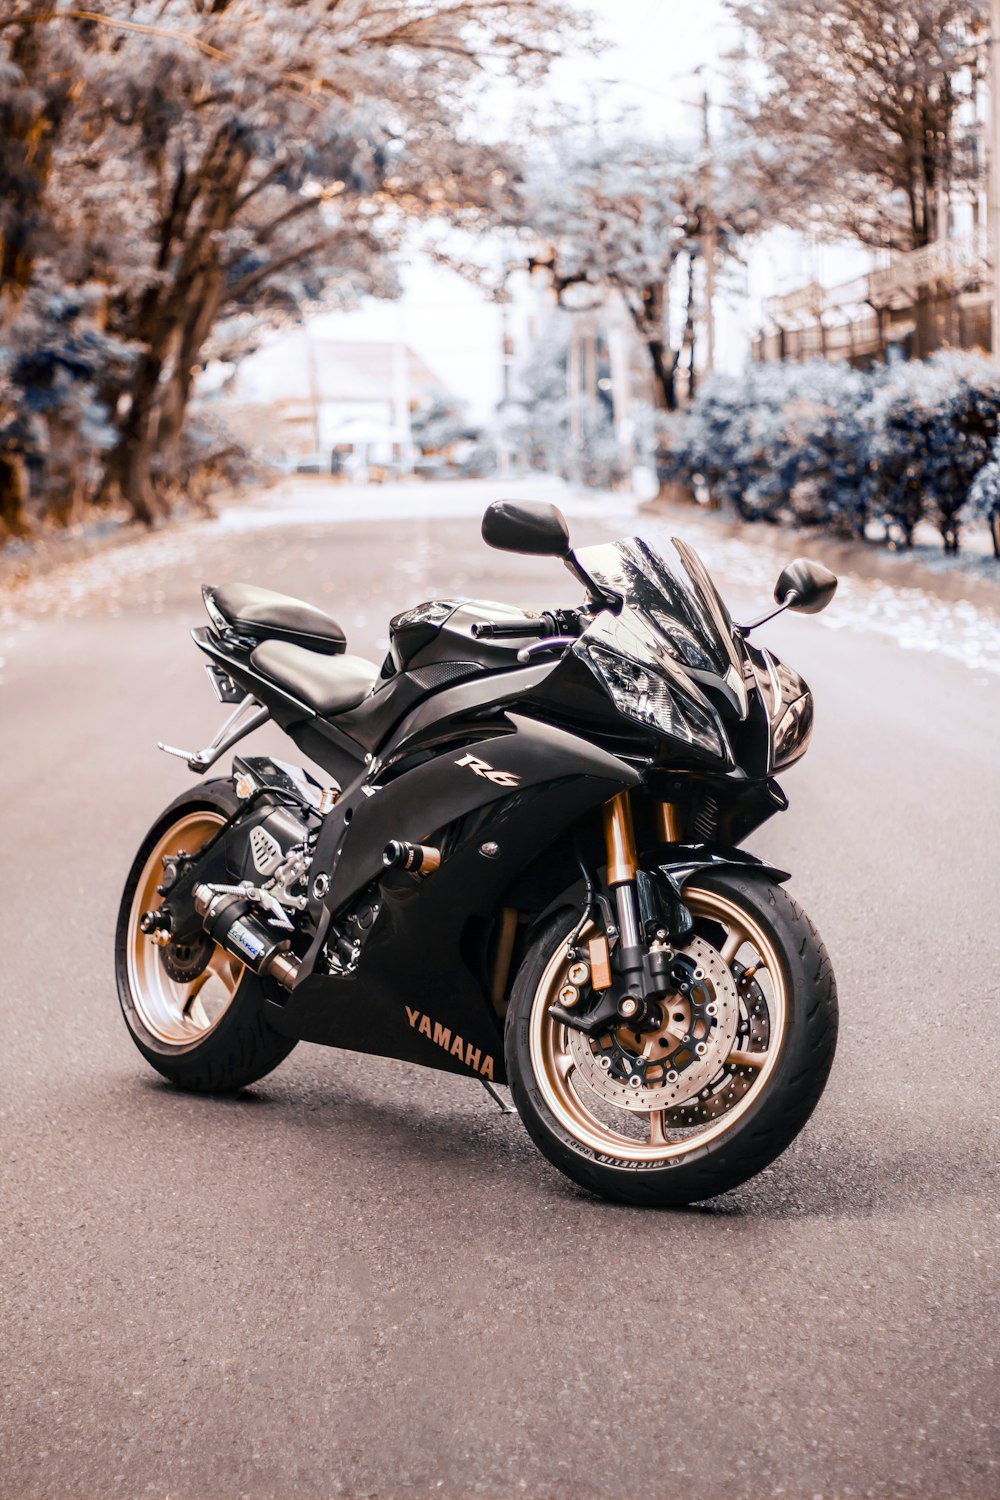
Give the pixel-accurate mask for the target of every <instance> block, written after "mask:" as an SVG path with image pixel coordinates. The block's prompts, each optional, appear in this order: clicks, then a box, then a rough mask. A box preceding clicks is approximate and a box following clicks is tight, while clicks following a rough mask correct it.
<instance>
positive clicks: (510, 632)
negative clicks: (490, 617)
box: [472, 609, 580, 641]
mask: <svg viewBox="0 0 1000 1500" xmlns="http://www.w3.org/2000/svg"><path fill="white" fill-rule="evenodd" d="M472 634H473V636H474V637H475V639H476V640H477V641H482V640H492V641H498V640H523V639H524V637H525V636H526V635H552V636H555V635H572V636H573V637H574V638H575V637H576V636H578V635H579V634H580V614H579V611H578V610H575V609H556V610H551V611H548V610H546V612H545V614H543V615H541V616H530V615H529V616H526V617H525V619H523V620H512V621H510V623H506V622H505V623H503V624H496V625H494V624H491V623H490V622H489V621H485V622H484V623H482V624H476V625H473V627H472Z"/></svg>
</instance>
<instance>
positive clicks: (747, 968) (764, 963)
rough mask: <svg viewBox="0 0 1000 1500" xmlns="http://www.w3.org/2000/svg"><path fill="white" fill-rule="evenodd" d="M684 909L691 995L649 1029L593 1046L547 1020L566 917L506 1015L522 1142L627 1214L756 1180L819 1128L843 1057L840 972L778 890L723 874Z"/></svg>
mask: <svg viewBox="0 0 1000 1500" xmlns="http://www.w3.org/2000/svg"><path fill="white" fill-rule="evenodd" d="M684 895H685V901H686V902H687V903H688V906H689V909H690V911H691V913H692V915H693V917H694V919H695V927H694V933H693V935H692V938H691V940H690V942H689V943H688V944H687V945H686V946H685V948H683V949H681V950H680V953H681V954H682V955H683V957H684V958H685V959H686V960H687V961H688V962H689V965H690V970H691V972H692V973H693V974H694V975H695V976H696V983H695V988H694V993H693V995H692V996H690V997H688V998H685V996H684V995H682V994H680V993H678V994H676V995H674V996H672V997H671V996H668V997H665V999H664V1000H663V1001H662V1002H661V1003H660V1004H659V1005H658V1007H657V1009H656V1011H655V1012H654V1024H653V1025H652V1026H647V1027H646V1028H645V1029H644V1030H638V1031H633V1030H631V1029H630V1027H629V1024H628V1023H627V1022H625V1021H621V1022H617V1023H616V1024H615V1025H614V1027H612V1028H609V1030H608V1031H607V1032H606V1033H605V1034H604V1035H601V1036H588V1035H587V1034H585V1033H583V1032H581V1031H579V1030H577V1029H575V1028H571V1027H568V1026H566V1025H565V1024H563V1023H561V1022H560V1021H559V1020H557V1019H556V1018H555V1017H554V1016H552V1015H551V1014H550V1010H551V1007H552V1005H553V1003H554V1002H555V1001H556V998H557V995H558V992H559V990H560V989H561V988H562V986H563V985H565V984H566V982H567V975H568V968H569V959H568V957H567V953H566V939H567V937H568V935H569V933H570V931H571V930H572V928H573V927H574V926H575V922H571V921H570V920H569V919H568V918H567V917H565V916H562V917H560V918H557V919H554V920H553V922H552V923H551V924H549V926H548V927H547V928H546V929H545V930H544V931H543V932H542V933H541V934H540V936H539V937H538V938H537V939H536V941H535V942H534V944H533V945H532V947H531V948H530V950H529V952H528V954H527V956H526V958H525V961H524V963H523V964H522V966H521V969H520V971H519V973H518V976H517V979H516V981H515V984H514V989H513V994H512V997H511V1004H510V1008H509V1011H508V1014H507V1023H506V1056H507V1073H508V1077H509V1079H510V1083H511V1091H512V1093H513V1096H514V1101H515V1103H516V1105H517V1108H518V1112H519V1114H520V1116H521V1118H522V1120H523V1121H524V1124H525V1127H526V1129H527V1130H528V1133H529V1134H530V1135H531V1137H532V1139H533V1140H534V1142H535V1144H536V1145H537V1146H538V1147H539V1149H540V1150H541V1151H542V1152H543V1153H544V1154H545V1156H547V1157H548V1159H549V1161H550V1162H552V1164H553V1165H554V1166H556V1167H558V1168H559V1170H560V1171H561V1172H563V1173H565V1175H566V1176H567V1177H570V1178H572V1180H573V1181H574V1182H576V1183H578V1184H579V1185H580V1186H581V1187H584V1188H587V1189H589V1190H590V1191H591V1192H593V1193H597V1194H599V1195H600V1196H601V1197H603V1198H608V1199H611V1200H613V1201H615V1202H619V1203H631V1204H637V1205H646V1206H650V1207H668V1206H678V1205H682V1204H686V1203H694V1202H698V1201H700V1200H702V1199H705V1198H713V1197H715V1196H716V1195H718V1194H719V1193H724V1192H726V1191H728V1190H729V1189H730V1188H734V1187H737V1186H738V1185H739V1184H740V1183H742V1182H746V1181H747V1179H748V1178H750V1177H753V1176H755V1175H756V1174H757V1173H758V1172H760V1171H762V1170H763V1168H764V1167H766V1166H768V1165H769V1163H771V1162H772V1161H774V1159H775V1158H776V1157H777V1156H779V1155H780V1154H781V1152H782V1151H784V1150H785V1148H786V1147H787V1146H788V1145H789V1144H790V1142H791V1141H792V1140H793V1139H794V1138H795V1136H796V1135H797V1134H798V1132H799V1131H800V1130H801V1129H802V1127H803V1125H804V1124H805V1123H806V1121H807V1120H808V1118H809V1116H810V1115H811V1114H812V1111H813V1109H814V1108H815V1106H816V1104H817V1102H818V1100H819V1098H820V1095H821V1094H822V1092H823V1087H824V1085H825V1083H826V1080H827V1077H828V1075H829V1072H830V1067H831V1065H832V1062H833V1055H834V1050H835V1048H836V1041H837V991H836V984H835V981H834V977H833V969H832V967H831V964H830V960H829V957H828V956H827V953H826V949H825V948H824V946H823V943H822V941H821V939H820V937H819V934H818V933H817V932H816V929H815V928H814V927H813V925H812V923H811V922H810V920H809V918H808V917H807V916H806V914H805V912H804V911H803V910H802V908H801V907H800V906H799V905H798V903H797V902H796V901H795V900H794V899H793V898H792V897H791V896H789V895H788V893H787V892H786V891H785V890H784V889H783V888H782V886H780V885H778V884H777V883H776V882H775V881H774V880H773V879H771V878H770V877H768V876H766V875H765V874H763V873H758V872H744V871H743V870H738V871H737V870H731V869H727V870H725V871H721V872H720V871H712V872H711V873H707V872H706V873H705V874H704V875H701V876H699V877H697V883H696V884H690V885H688V886H686V887H685V893H684Z"/></svg>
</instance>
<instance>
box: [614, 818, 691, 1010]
mask: <svg viewBox="0 0 1000 1500" xmlns="http://www.w3.org/2000/svg"><path fill="white" fill-rule="evenodd" d="M602 811H603V815H604V844H605V852H606V854H607V861H608V877H607V878H608V886H609V887H610V889H611V890H612V891H613V892H614V896H615V907H616V909H617V913H618V931H619V933H620V935H621V948H620V950H619V965H620V968H621V972H622V977H623V978H624V980H625V983H626V989H627V991H628V994H629V995H632V996H633V997H634V998H635V999H636V1000H637V1001H638V1002H639V1003H640V1004H641V996H642V989H643V984H642V981H643V956H644V954H645V934H644V933H643V931H642V927H641V925H640V922H639V901H638V896H637V894H636V884H635V877H636V869H637V867H638V866H637V858H636V852H635V830H634V828H633V825H632V804H631V801H630V799H629V794H628V792H618V793H617V795H616V796H614V797H612V798H611V800H610V802H605V804H604V807H603V809H602ZM657 823H658V830H657V831H658V832H659V833H660V834H661V836H662V837H663V839H664V841H665V842H668V843H672V842H674V841H675V840H676V839H677V837H678V830H679V824H680V820H679V817H678V810H677V808H675V807H674V806H673V804H672V803H669V802H663V803H660V804H659V806H658V808H657Z"/></svg>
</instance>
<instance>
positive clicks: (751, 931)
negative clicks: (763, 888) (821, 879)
mask: <svg viewBox="0 0 1000 1500" xmlns="http://www.w3.org/2000/svg"><path fill="white" fill-rule="evenodd" d="M685 899H686V901H687V903H688V906H689V908H690V910H691V913H692V915H693V916H694V917H695V920H696V921H697V920H698V919H699V918H702V919H705V920H707V921H710V922H712V923H714V924H717V925H720V926H722V927H724V928H725V930H726V938H725V941H724V942H723V944H722V946H721V947H720V948H719V950H718V951H719V953H720V954H721V957H722V958H723V960H724V961H725V963H726V964H727V965H728V966H730V968H731V967H732V965H733V964H739V966H740V967H741V968H743V967H746V968H750V967H751V965H750V964H744V962H743V960H745V959H747V958H750V957H751V952H752V965H753V966H755V974H756V975H757V976H761V977H762V978H763V979H764V981H765V984H760V983H758V980H757V978H756V977H755V979H754V983H755V984H757V992H758V993H759V994H761V995H765V997H766V1006H767V1013H768V1044H767V1046H766V1049H764V1050H759V1049H754V1048H753V1047H752V1046H751V1045H745V1046H739V1045H737V1046H734V1049H733V1050H732V1051H731V1052H730V1053H729V1056H728V1057H727V1059H726V1070H727V1073H726V1077H727V1080H728V1079H730V1078H732V1077H736V1076H738V1077H739V1078H740V1079H741V1081H742V1086H743V1088H744V1089H745V1091H744V1092H743V1093H742V1095H741V1097H739V1098H738V1099H737V1100H736V1102H735V1103H733V1104H732V1106H731V1107H730V1108H727V1109H725V1111H724V1112H723V1113H721V1114H720V1115H719V1117H718V1118H717V1119H715V1120H713V1121H712V1122H711V1123H708V1124H705V1125H704V1126H703V1127H702V1128H698V1127H697V1126H693V1127H684V1126H678V1125H677V1124H676V1115H677V1112H676V1111H673V1110H664V1109H660V1110H651V1111H650V1112H649V1113H648V1114H641V1113H637V1112H629V1113H628V1115H627V1116H626V1112H625V1111H614V1110H613V1109H611V1108H606V1109H604V1111H603V1113H604V1114H605V1115H606V1116H611V1118H610V1119H608V1118H601V1114H600V1113H599V1112H598V1111H597V1109H595V1104H596V1103H598V1101H596V1100H595V1099H592V1098H589V1097H588V1095H589V1094H590V1090H589V1089H588V1088H587V1087H586V1085H584V1087H583V1088H582V1091H581V1090H580V1088H579V1084H580V1081H581V1080H580V1079H579V1078H578V1077H576V1076H575V1075H576V1074H577V1071H578V1069H577V1063H576V1060H575V1059H574V1057H573V1053H572V1051H571V1049H570V1046H569V1043H568V1039H567V1038H568V1028H567V1027H566V1026H565V1025H563V1024H561V1023H560V1022H558V1021H557V1020H555V1019H554V1018H553V1017H552V1016H551V1015H550V1014H549V1010H550V1006H551V1005H552V1003H553V1001H554V1000H555V997H556V994H557V991H558V989H559V987H560V985H561V984H562V983H563V982H564V973H565V969H566V950H565V945H564V944H563V943H560V944H559V945H558V947H557V948H556V951H555V952H554V954H553V955H552V957H551V958H550V960H549V962H548V964H547V965H546V967H545V972H544V973H543V975H542V978H541V980H540V982H539V984H538V987H537V989H536V991H535V995H534V998H533V1000H532V1007H531V1014H530V1019H529V1051H530V1057H531V1067H532V1072H533V1074H534V1077H535V1080H536V1083H537V1084H538V1087H539V1090H540V1092H541V1095H542V1098H543V1099H544V1101H545V1104H546V1107H547V1108H548V1110H549V1112H550V1114H551V1115H552V1116H553V1117H554V1119H555V1120H556V1121H557V1123H558V1124H559V1125H560V1126H561V1127H562V1129H563V1130H565V1131H566V1132H567V1133H568V1134H569V1135H570V1136H571V1137H572V1138H573V1139H574V1140H576V1141H578V1142H579V1143H580V1144H581V1145H582V1146H586V1147H588V1148H589V1149H590V1150H591V1151H595V1152H597V1153H599V1154H600V1155H602V1156H605V1157H613V1158H617V1159H618V1160H620V1161H623V1162H625V1161H630V1162H635V1161H638V1162H655V1161H668V1160H675V1159H677V1158H679V1157H682V1156H686V1155H687V1154H689V1153H690V1152H691V1151H694V1150H698V1149H700V1148H702V1147H704V1146H708V1145H712V1144H713V1143H714V1142H716V1141H718V1140H719V1139H720V1138H721V1137H723V1136H724V1135H727V1134H729V1132H730V1131H731V1130H732V1129H733V1127H734V1126H735V1125H736V1124H737V1123H738V1122H739V1120H740V1119H742V1118H743V1116H744V1115H745V1114H746V1112H747V1111H748V1110H749V1109H750V1107H751V1105H752V1104H753V1103H754V1102H755V1101H756V1100H757V1099H759V1098H760V1096H761V1095H762V1093H763V1092H764V1090H765V1089H766V1088H767V1087H768V1084H769V1081H770V1078H771V1075H772V1074H773V1072H774V1069H775V1067H776V1066H777V1062H778V1058H779V1056H780V1054H781V1051H782V1048H783V1044H784V1039H785V1030H786V1024H787V1014H788V1005H787V997H786V990H785V979H784V973H783V970H782V967H781V964H780V961H779V957H778V952H777V950H776V948H775V946H774V943H773V941H772V940H771V938H770V937H769V936H768V935H767V933H766V932H765V931H764V930H763V928H762V927H761V925H760V923H759V922H758V921H757V919H756V918H755V917H753V916H751V914H750V913H749V912H747V911H745V910H744V909H743V908H742V907H741V906H738V905H737V904H736V902H735V901H733V900H731V899H730V898H729V897H727V896H723V895H721V894H719V893H718V892H715V891H702V890H696V889H690V890H688V891H687V892H686V893H685ZM765 986H766V987H765ZM616 1115H617V1116H618V1117H620V1125H624V1124H625V1120H626V1118H627V1119H628V1122H629V1128H630V1129H637V1130H638V1129H644V1130H645V1131H646V1132H647V1133H646V1138H645V1139H636V1138H634V1137H633V1136H630V1135H629V1134H627V1133H624V1132H623V1130H622V1129H621V1128H620V1126H619V1127H618V1128H616V1120H615V1116H616ZM637 1120H638V1121H640V1122H642V1123H641V1124H637V1123H636V1122H637ZM671 1137H673V1138H671Z"/></svg>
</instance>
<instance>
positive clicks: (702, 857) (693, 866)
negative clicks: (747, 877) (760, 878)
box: [656, 844, 791, 896]
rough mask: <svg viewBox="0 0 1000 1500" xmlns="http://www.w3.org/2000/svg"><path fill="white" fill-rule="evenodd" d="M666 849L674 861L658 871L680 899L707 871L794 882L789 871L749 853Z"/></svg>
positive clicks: (715, 847) (708, 847) (714, 847)
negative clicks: (746, 872) (734, 869)
mask: <svg viewBox="0 0 1000 1500" xmlns="http://www.w3.org/2000/svg"><path fill="white" fill-rule="evenodd" d="M663 848H664V852H667V851H669V856H670V857H669V858H668V859H666V860H665V861H664V862H663V863H659V862H658V863H657V866H656V868H657V869H658V870H659V871H660V873H661V874H662V875H663V876H665V877H666V879H667V880H668V881H669V882H670V884H671V885H672V886H673V888H674V890H675V891H676V892H677V894H678V896H679V895H680V894H681V892H682V890H683V889H684V887H685V886H686V885H687V883H688V881H689V880H691V879H692V878H693V877H694V876H695V875H700V874H701V872H702V871H703V870H720V869H724V868H725V867H726V866H727V865H736V866H738V867H739V868H741V869H751V870H756V871H759V872H760V874H762V875H770V876H771V878H772V879H773V880H777V881H779V882H781V881H785V880H790V879H791V875H790V872H789V871H788V870H782V869H779V867H778V866H777V865H769V864H765V862H764V861H763V860H762V859H758V858H757V856H756V854H750V853H749V851H748V850H746V849H727V848H726V847H725V846H724V845H721V844H669V845H665V846H663Z"/></svg>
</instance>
